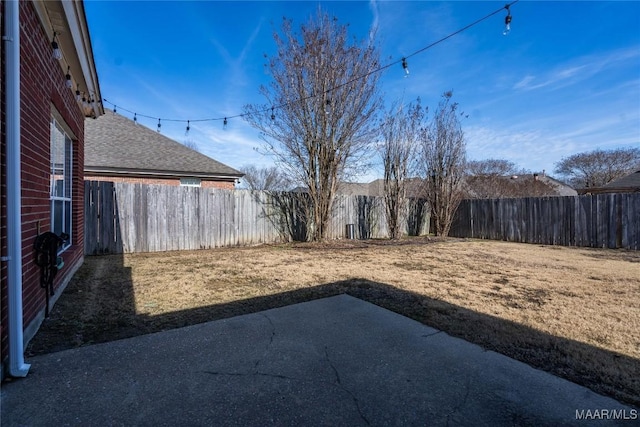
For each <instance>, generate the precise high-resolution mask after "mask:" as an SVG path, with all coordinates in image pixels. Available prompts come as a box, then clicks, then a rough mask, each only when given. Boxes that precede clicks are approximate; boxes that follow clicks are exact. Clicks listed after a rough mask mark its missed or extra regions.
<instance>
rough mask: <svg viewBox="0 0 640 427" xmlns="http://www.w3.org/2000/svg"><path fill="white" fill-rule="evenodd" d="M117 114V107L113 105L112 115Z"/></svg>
mask: <svg viewBox="0 0 640 427" xmlns="http://www.w3.org/2000/svg"><path fill="white" fill-rule="evenodd" d="M117 112H118V106H117V105H116V104H113V113H114V114H115V113H117Z"/></svg>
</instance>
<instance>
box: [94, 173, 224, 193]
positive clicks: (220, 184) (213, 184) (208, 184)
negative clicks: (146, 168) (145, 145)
mask: <svg viewBox="0 0 640 427" xmlns="http://www.w3.org/2000/svg"><path fill="white" fill-rule="evenodd" d="M85 179H86V180H88V181H108V182H130V183H132V184H160V185H172V186H174V187H177V186H179V185H180V179H176V178H133V177H131V178H130V177H122V176H94V175H92V176H85ZM200 185H201V187H203V188H220V189H223V190H233V189H234V188H235V186H234V183H233V182H226V181H206V180H202V182H201V183H200Z"/></svg>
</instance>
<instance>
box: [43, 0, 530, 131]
mask: <svg viewBox="0 0 640 427" xmlns="http://www.w3.org/2000/svg"><path fill="white" fill-rule="evenodd" d="M519 1H520V0H514V1H512V2H511V3H508V4H506V5H505V6H504V7H501V8H500V9H497V10H495V11H493V12H491V13H489V14H488V15H485V16H483V17H482V18H479V19H477V20H475V21H474V22H472V23H470V24H468V25H466V26H464V27H462V28H460V29H459V30H457V31H454V32H453V33H451V34H449V35H447V36H445V37H442V38H441V39H439V40H436V41H435V42H433V43H431V44H429V45H427V46H425V47H423V48H421V49H419V50H417V51H415V52H413V53H411V54H410V55H406V56H404V57H403V58H401V59H400V60H397V61H394V62H390V63H388V64H386V65H383V66H381V67H379V68H377V69H375V70H372V71H370V72H368V73H366V74H363V75H360V76H356V77H354V78H352V79H351V80H348V81H346V82H344V83H342V84H340V85H337V86H334V87H331V88H329V89H327V90H325V91H324V92H323V94H328V93H330V92H332V91H335V90H337V89H339V88H341V87H343V86H346V85H348V84H351V83H353V82H355V81H358V80H361V79H363V78H366V77H368V76H370V75H372V74H375V73H379V72H381V71H384V70H386V69H388V68H390V67H392V66H394V65H396V64H401V65H402V68H403V69H404V71H405V77H407V76H408V75H409V66H408V63H407V59H409V58H411V57H413V56H416V55H418V54H420V53H422V52H424V51H426V50H428V49H431V48H432V47H434V46H436V45H438V44H440V43H442V42H444V41H446V40H448V39H450V38H451V37H454V36H456V35H458V34H460V33H462V32H463V31H466V30H468V29H469V28H471V27H474V26H475V25H477V24H479V23H481V22H483V21H485V20H487V19H489V18H491V17H492V16H494V15H496V14H498V13H500V12H501V11H502V10H504V9H506V10H507V16H506V17H505V30H504V32H503V34H505V35H506V34H508V33H509V32H510V31H511V19H512V18H511V10H510V6H513V5H514V4H516V3H518V2H519ZM54 39H55V33H54ZM52 46H53V43H52ZM318 95H319V94H312V95H309V96H307V97H305V98H300V99H297V100H295V101H290V102H285V103H282V104H280V105H276V106H271V107H270V109H271V120H275V109H276V108H277V109H282V108H285V107H287V106H289V105H292V104H295V103H298V102H302V101H306V100H308V99H311V98H315V97H316V96H318ZM103 102H105V103H108V104H111V105H114V104H113V103H111V102H109V101H108V100H107V99H103ZM330 104H331V100H329V99H327V100H326V101H325V113H326V114H329V112H330V111H329V106H330ZM120 109H121V110H123V111H126V112H128V113H131V114H133V121H134V122H135V123H136V124H137V121H138V116H140V117H145V118H148V119H152V120H158V132H160V126H161V125H160V120H161V119H160V118H158V117H153V116H148V115H144V114H138V113H136V112H134V111H131V110H127V109H125V108H122V107H120ZM268 111H269V108H265V109H263V110H257V113H266V112H268ZM247 115H249V113H243V114H236V115H234V116H227V117H224V118H204V119H197V120H183V119H167V118H164V119H162V120H164V121H167V122H182V123H187V131H188V130H189V129H190V122H213V121H220V120H222V122H223V129H226V128H227V124H228V123H229V120H230V119H234V118H237V117H245V116H247Z"/></svg>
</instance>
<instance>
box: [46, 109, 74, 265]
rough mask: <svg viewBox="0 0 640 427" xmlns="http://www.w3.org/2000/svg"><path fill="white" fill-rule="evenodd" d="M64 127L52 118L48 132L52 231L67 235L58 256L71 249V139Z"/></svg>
mask: <svg viewBox="0 0 640 427" xmlns="http://www.w3.org/2000/svg"><path fill="white" fill-rule="evenodd" d="M65 127H66V126H64V124H63V123H62V122H60V121H58V120H57V119H56V118H55V117H52V118H51V131H50V139H51V141H50V142H51V146H50V154H49V161H50V165H49V166H50V170H49V172H50V175H49V176H50V191H49V200H50V209H51V231H52V232H54V233H56V234H57V235H60V234H61V233H66V234H68V235H69V239H68V240H66V241H65V242H64V243H63V245H62V248H61V249H60V250H59V251H58V253H61V252H64V251H65V250H66V249H67V248H69V247H70V246H71V242H72V240H73V234H72V230H73V187H72V185H73V139H72V138H71V136H70V135H69V132H67V131H66V129H65Z"/></svg>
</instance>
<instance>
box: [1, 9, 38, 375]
mask: <svg viewBox="0 0 640 427" xmlns="http://www.w3.org/2000/svg"><path fill="white" fill-rule="evenodd" d="M4 4H5V15H4V17H5V20H4V24H5V28H6V35H5V36H4V37H3V38H2V41H3V42H4V43H5V49H4V51H5V67H6V68H5V87H6V99H5V101H6V102H5V106H6V110H5V118H6V125H5V126H6V135H7V144H6V150H7V151H6V159H7V168H6V174H7V196H6V197H7V255H8V256H7V267H8V284H7V297H8V303H9V304H8V305H9V307H8V313H7V314H8V323H9V331H8V334H9V375H10V376H12V377H26V376H27V373H28V372H29V368H30V366H31V365H28V364H26V363H24V335H23V324H22V322H23V321H22V219H21V209H22V203H21V195H20V18H19V9H20V4H19V1H18V0H8V1H5V2H4Z"/></svg>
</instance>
